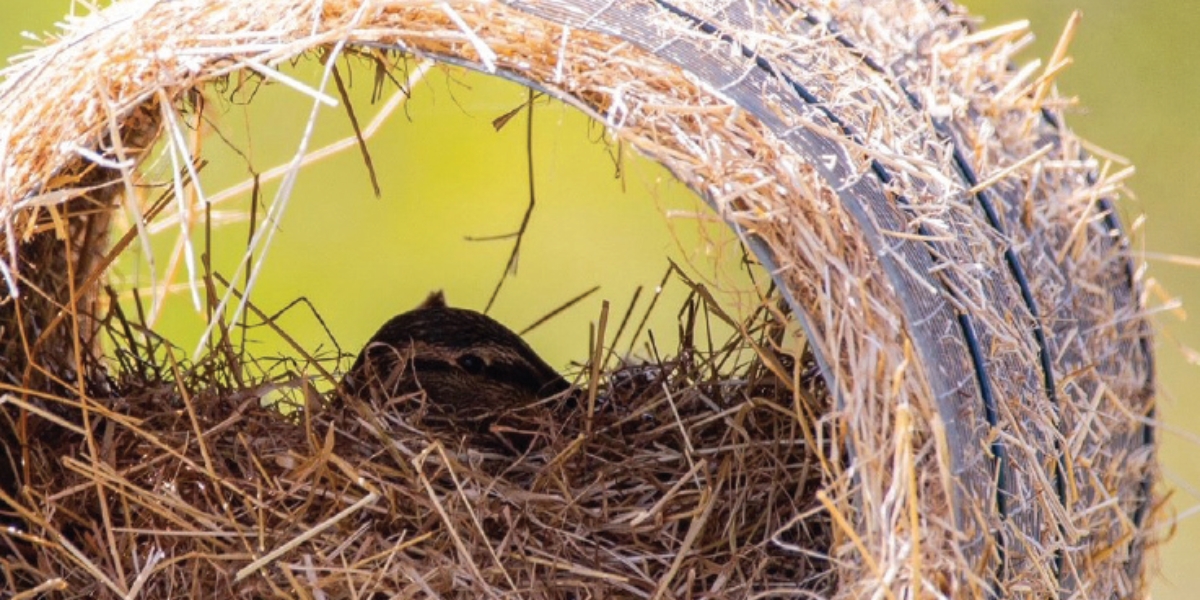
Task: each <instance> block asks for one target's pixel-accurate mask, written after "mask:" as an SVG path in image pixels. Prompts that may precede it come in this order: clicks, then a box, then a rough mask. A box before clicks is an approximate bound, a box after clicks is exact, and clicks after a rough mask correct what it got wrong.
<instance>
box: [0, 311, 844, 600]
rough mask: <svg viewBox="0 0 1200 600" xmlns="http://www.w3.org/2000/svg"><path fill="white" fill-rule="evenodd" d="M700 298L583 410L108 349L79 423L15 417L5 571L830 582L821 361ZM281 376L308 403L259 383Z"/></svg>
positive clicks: (820, 589)
mask: <svg viewBox="0 0 1200 600" xmlns="http://www.w3.org/2000/svg"><path fill="white" fill-rule="evenodd" d="M705 297H707V295H706V294H703V290H702V289H700V288H697V293H695V294H693V296H692V299H691V300H689V303H688V305H687V306H686V307H685V308H686V311H685V312H684V313H683V314H684V317H683V318H682V320H681V327H682V329H683V333H684V335H682V336H681V337H682V339H683V340H684V343H683V345H682V346H681V347H680V348H678V349H677V350H676V351H675V352H673V353H672V354H673V355H674V356H673V357H672V358H670V359H665V360H660V361H655V362H652V363H645V364H628V365H624V366H619V367H617V368H615V369H614V370H612V371H610V372H607V373H605V374H604V375H603V379H602V381H601V382H600V385H599V386H597V393H598V398H597V401H596V402H595V403H594V404H595V406H597V408H596V409H595V412H594V413H593V414H590V415H589V414H588V411H587V408H586V407H587V406H588V405H589V404H590V403H589V402H579V401H578V400H579V399H581V396H578V395H577V396H576V397H574V398H567V399H558V400H554V401H552V404H556V406H550V405H547V404H542V405H535V406H531V407H529V408H527V409H525V410H522V411H518V412H516V413H513V414H510V415H508V416H507V417H505V418H504V419H502V420H501V421H498V422H496V423H493V424H492V425H491V427H490V429H489V430H488V431H478V432H472V433H470V434H464V433H463V432H462V431H459V430H455V429H448V428H445V427H439V426H438V425H437V424H436V421H429V420H425V419H423V418H422V414H423V410H422V408H421V406H422V402H421V400H422V399H421V398H419V397H402V398H394V399H376V400H375V401H372V402H369V403H364V402H360V401H353V402H351V403H350V404H349V405H348V406H347V407H345V408H341V409H327V408H324V406H325V405H326V401H327V398H325V397H322V396H320V395H319V394H317V393H315V392H314V391H313V389H312V387H311V385H310V384H311V381H310V380H309V379H308V378H298V377H295V376H294V375H287V374H284V375H282V376H280V375H277V374H276V375H273V374H271V373H269V372H268V373H264V372H262V370H261V369H260V368H259V367H258V366H256V363H254V362H244V361H242V360H241V358H242V357H239V359H238V360H235V361H230V360H229V357H232V356H233V355H234V354H235V353H234V352H232V349H231V348H222V349H221V351H218V352H214V353H212V354H209V355H208V356H206V357H205V358H203V359H202V360H201V361H199V362H198V363H196V364H194V365H186V364H182V363H179V362H177V361H176V360H175V359H174V356H175V354H176V353H177V352H176V351H173V350H171V349H169V348H167V347H165V346H160V347H159V348H158V351H143V352H139V353H137V354H133V353H128V354H124V355H122V356H121V357H120V360H119V361H118V360H116V359H115V358H114V362H119V363H121V364H123V365H124V368H123V369H122V375H121V376H119V377H118V380H117V381H115V382H113V386H112V387H113V390H114V393H113V394H112V396H113V397H112V398H111V399H110V400H109V401H108V402H106V404H107V406H106V407H105V408H103V409H101V408H99V407H93V410H95V411H96V413H95V415H94V416H93V417H92V426H91V429H90V430H89V431H88V432H86V433H85V432H83V431H81V430H79V429H78V428H77V426H78V424H79V423H80V422H81V418H80V416H81V415H80V410H81V406H80V403H79V402H78V401H77V400H75V399H72V398H69V397H63V398H56V399H54V400H53V401H54V402H55V403H57V404H59V405H61V406H62V407H63V408H62V412H63V413H64V415H65V419H66V420H67V421H70V422H71V423H73V424H74V425H73V426H70V427H57V426H54V425H52V424H50V423H49V422H48V421H47V420H44V419H38V418H33V419H32V420H33V421H37V422H38V423H37V425H36V427H37V428H38V429H39V431H49V430H54V431H56V432H57V435H53V436H42V435H39V436H36V437H33V438H31V439H30V440H29V442H30V443H29V447H28V450H29V453H30V456H31V457H32V460H31V461H30V465H31V467H32V469H33V472H32V476H33V477H32V481H33V483H32V485H29V486H26V488H25V492H24V494H23V496H22V497H21V498H19V499H17V502H16V504H17V505H18V511H19V512H20V513H21V514H22V515H24V516H25V517H26V520H27V522H28V523H27V525H25V526H20V527H17V528H15V529H11V530H9V531H7V532H0V544H3V547H5V548H7V549H8V552H9V556H8V558H7V559H6V560H5V563H4V564H5V572H4V576H5V579H6V587H8V588H9V589H17V590H29V589H32V588H34V587H35V586H37V585H39V584H42V583H44V582H47V581H59V580H60V579H59V578H61V585H62V586H63V588H64V590H65V593H64V594H63V596H62V597H94V598H120V597H125V596H126V595H139V594H140V595H141V597H150V598H165V597H180V596H184V597H193V598H202V597H209V598H216V597H267V596H276V595H281V594H282V595H285V596H291V595H295V596H299V597H311V596H310V594H321V595H323V597H327V598H351V597H372V598H374V597H379V598H383V597H393V596H396V595H399V596H401V597H411V596H418V597H419V596H425V595H428V596H433V595H438V596H442V597H447V596H449V597H478V596H486V597H498V596H505V595H509V594H513V593H516V594H519V595H521V596H522V597H528V598H609V597H618V596H621V597H647V598H649V597H691V598H705V597H711V598H725V597H749V596H753V595H756V594H762V595H778V596H801V597H804V596H806V595H808V596H818V595H826V594H828V593H829V592H830V590H832V589H833V586H834V585H835V584H836V578H835V576H834V573H833V571H832V569H831V565H830V563H829V558H828V552H829V548H830V547H831V544H832V542H833V540H832V532H831V530H830V522H829V519H828V514H827V513H825V512H823V511H822V510H820V504H819V502H817V500H816V497H815V494H816V491H817V489H819V488H820V487H821V485H822V481H824V480H825V479H827V477H828V473H827V472H826V471H825V468H826V467H825V466H823V464H822V463H823V460H824V459H822V458H821V457H822V456H823V455H827V454H828V451H827V449H821V450H819V451H816V452H814V446H813V445H814V444H816V445H817V446H818V447H819V446H822V445H825V444H828V443H830V441H829V440H831V439H832V438H831V435H830V434H831V432H830V431H828V426H827V425H823V424H820V423H817V422H814V421H813V420H812V416H813V415H821V414H825V413H827V411H828V408H829V407H828V406H827V404H826V403H825V395H824V392H823V390H822V388H821V387H820V386H819V384H816V383H815V382H816V381H819V378H818V377H816V372H815V367H814V365H812V363H811V359H807V360H801V361H800V363H797V361H796V360H794V359H791V358H789V357H788V356H787V355H781V354H776V352H775V351H774V350H772V348H778V342H779V340H780V339H781V337H782V334H783V328H784V325H785V324H784V323H781V322H780V321H779V320H778V319H779V316H780V315H779V313H777V312H776V311H773V310H767V309H765V308H764V309H763V310H759V311H757V312H756V313H755V315H754V317H752V319H751V320H750V321H748V322H745V323H740V324H739V325H740V328H739V329H740V330H741V331H744V332H746V334H745V336H743V335H742V334H741V333H738V334H735V335H734V336H733V337H732V338H731V339H729V340H726V341H720V340H713V339H711V338H706V337H705V334H704V331H705V330H706V329H707V327H706V323H707V322H709V321H719V320H721V319H726V318H728V317H726V316H725V314H724V313H723V312H721V311H720V310H719V309H717V308H716V307H713V306H711V305H710V304H709V301H708V300H706V299H704V298H705ZM105 327H106V331H107V334H108V335H110V336H113V337H116V338H120V339H127V338H128V335H129V332H131V331H144V328H143V327H141V326H140V324H138V323H131V322H130V321H129V320H128V319H126V318H125V317H124V316H123V315H122V314H121V313H120V312H119V311H117V312H116V313H115V314H113V315H112V316H111V318H110V319H107V320H106V321H105ZM147 339H151V340H152V339H154V338H153V337H149V338H147ZM754 347H758V348H760V349H765V350H763V352H765V356H767V357H770V358H769V359H768V360H769V362H770V363H771V364H772V365H774V368H773V369H771V368H767V367H766V366H765V364H764V362H763V360H762V359H761V358H760V356H759V354H758V353H757V352H755V351H754V350H753V348H754ZM708 348H713V349H712V350H709V349H708ZM146 350H150V349H146ZM141 357H146V358H141ZM805 363H807V364H805ZM783 365H787V367H784V366H783ZM326 366H327V367H329V368H332V367H333V366H334V365H332V364H327V365H326ZM274 370H276V371H277V370H278V369H274ZM586 370H587V369H586V368H585V371H586ZM235 371H239V372H235ZM776 372H778V373H780V374H785V375H786V374H789V373H790V374H791V375H792V376H796V377H799V379H798V381H801V382H803V384H804V386H805V387H800V388H794V387H793V386H792V385H791V384H790V381H789V380H787V379H780V377H779V376H777V375H776ZM238 381H247V382H249V383H248V384H247V385H245V386H240V385H238V384H237V383H236V382H238ZM287 386H292V387H294V389H296V391H297V392H299V393H297V394H296V396H298V397H301V398H305V399H306V400H305V402H306V404H307V406H306V407H296V406H293V407H291V408H290V409H287V408H285V411H284V412H281V411H280V410H277V408H278V407H271V406H263V404H262V401H263V398H264V395H265V394H266V393H267V392H268V391H270V390H276V389H279V388H281V387H287ZM814 386H815V387H814ZM589 387H590V386H587V385H586V384H585V385H583V386H581V389H580V390H579V391H578V392H577V393H578V394H582V395H586V394H587V393H588V392H587V390H588V389H589ZM790 389H796V392H795V393H794V394H793V392H792V391H790ZM9 398H10V401H13V402H15V401H16V400H15V399H13V398H12V397H9ZM564 403H570V404H572V405H574V406H575V407H574V408H573V409H570V410H564V408H563V404H564ZM285 412H286V413H287V414H285ZM564 412H565V413H566V414H568V415H569V416H567V417H566V418H555V417H552V415H553V414H563V413H564ZM589 429H590V430H591V432H592V433H591V434H588V430H589ZM518 434H519V435H520V436H522V437H523V438H524V439H525V440H532V441H527V442H526V443H524V444H522V449H521V450H522V452H521V453H514V452H513V451H511V449H510V448H511V445H508V444H503V443H501V444H497V443H490V442H495V441H497V440H503V439H505V438H511V437H512V436H514V435H518ZM90 445H95V446H96V448H97V451H96V454H95V455H93V454H92V453H91V452H89V450H88V447H89V446H90ZM60 456H61V457H62V459H61V460H60V459H59V457H60ZM93 456H95V457H96V458H93ZM164 559H165V560H167V561H168V562H169V563H170V564H167V563H160V561H163V560H164ZM152 571H154V572H155V575H154V577H152V578H149V579H147V580H144V581H143V580H139V579H137V578H136V577H134V581H136V582H138V583H137V584H136V585H141V584H142V583H145V587H142V588H141V589H133V588H123V587H122V586H121V584H119V583H117V581H119V580H124V577H125V576H128V575H130V574H135V573H150V572H152ZM122 574H124V575H122ZM118 578H120V579H118Z"/></svg>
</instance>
